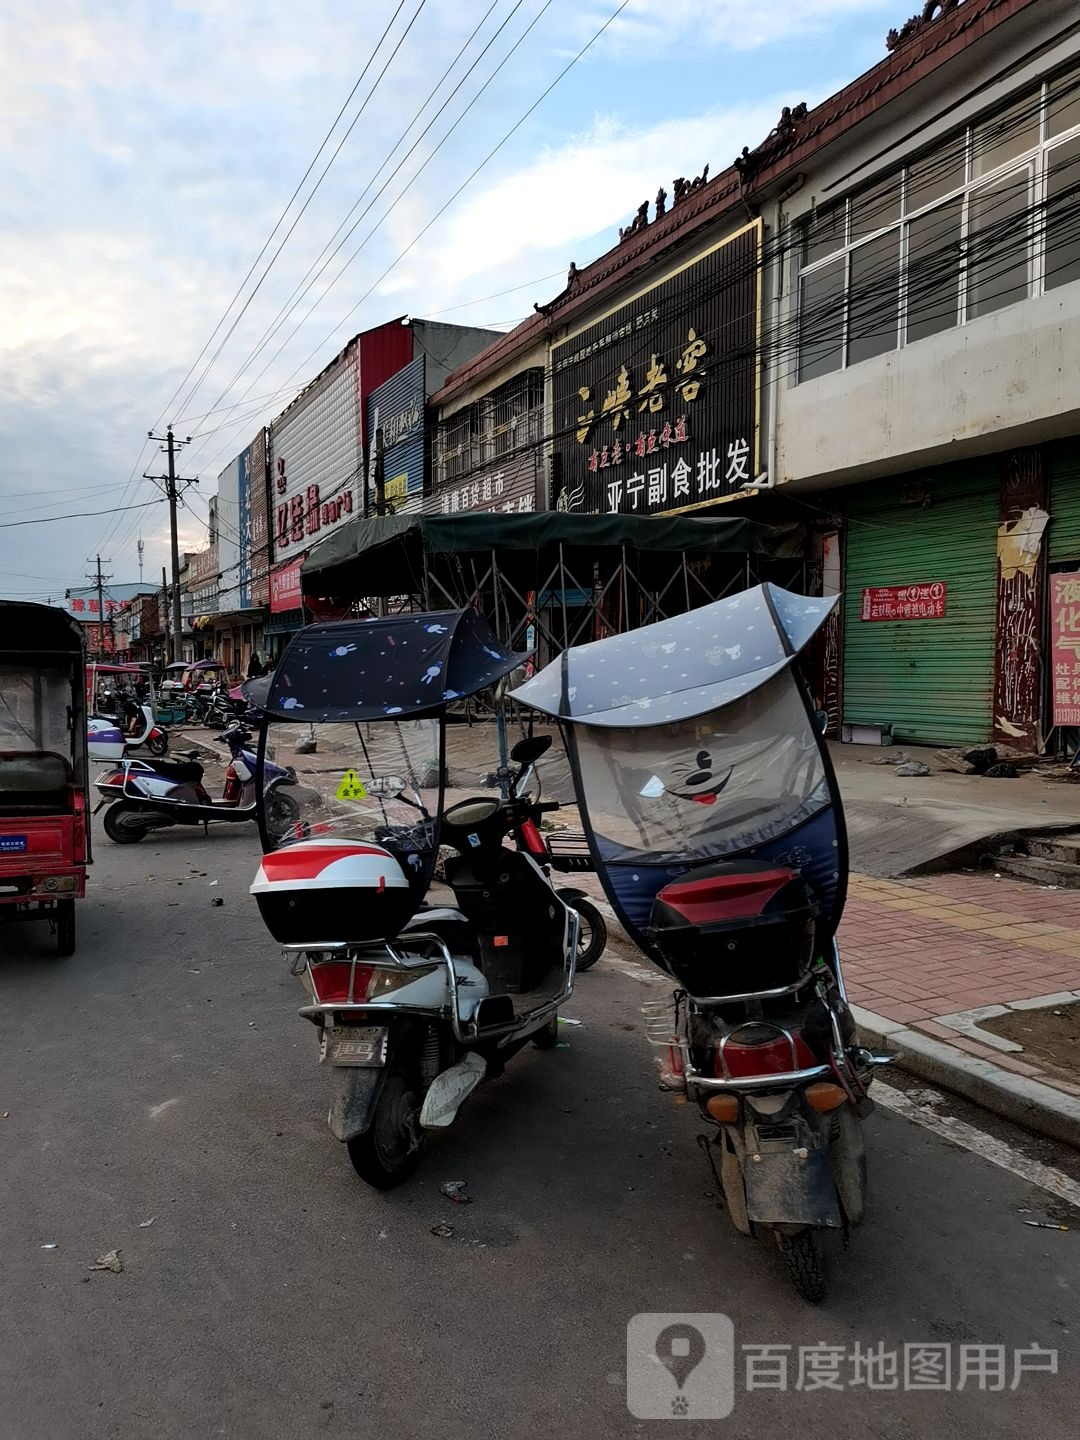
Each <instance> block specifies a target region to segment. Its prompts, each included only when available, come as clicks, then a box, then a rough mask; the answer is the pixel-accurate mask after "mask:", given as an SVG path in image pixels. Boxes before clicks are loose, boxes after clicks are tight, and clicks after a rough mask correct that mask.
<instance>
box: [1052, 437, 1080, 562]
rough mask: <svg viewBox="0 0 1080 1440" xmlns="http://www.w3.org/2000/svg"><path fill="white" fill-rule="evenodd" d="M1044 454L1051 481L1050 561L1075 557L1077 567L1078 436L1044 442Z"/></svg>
mask: <svg viewBox="0 0 1080 1440" xmlns="http://www.w3.org/2000/svg"><path fill="white" fill-rule="evenodd" d="M1043 454H1044V458H1045V462H1046V470H1047V475H1048V478H1049V481H1050V527H1049V532H1048V540H1047V545H1048V548H1049V554H1050V564H1051V565H1067V564H1069V563H1070V562H1071V561H1074V562H1078V568H1080V439H1076V440H1062V441H1060V442H1058V443H1056V444H1054V445H1047V446H1046V448H1045V450H1044V452H1043Z"/></svg>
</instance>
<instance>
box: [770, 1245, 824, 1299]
mask: <svg viewBox="0 0 1080 1440" xmlns="http://www.w3.org/2000/svg"><path fill="white" fill-rule="evenodd" d="M776 1242H777V1244H778V1245H779V1246H780V1253H781V1255H783V1257H784V1259H785V1260H786V1261H787V1267H788V1274H789V1275H790V1276H791V1283H792V1284H793V1285H794V1286H795V1289H796V1290H797V1291H798V1293H799V1294H800V1295H801V1296H802V1298H803V1299H804V1300H805V1301H807V1303H808V1304H810V1305H819V1304H820V1303H821V1301H822V1300H824V1299H825V1246H824V1243H823V1240H822V1235H821V1231H820V1230H818V1229H816V1228H815V1227H814V1226H812V1225H808V1226H807V1228H806V1229H805V1230H800V1231H799V1232H798V1234H797V1235H781V1234H779V1233H777V1236H776Z"/></svg>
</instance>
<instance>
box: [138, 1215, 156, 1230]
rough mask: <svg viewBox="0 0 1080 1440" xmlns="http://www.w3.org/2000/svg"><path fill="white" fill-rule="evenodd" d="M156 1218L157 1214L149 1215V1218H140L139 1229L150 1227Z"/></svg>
mask: <svg viewBox="0 0 1080 1440" xmlns="http://www.w3.org/2000/svg"><path fill="white" fill-rule="evenodd" d="M156 1219H157V1216H156V1215H151V1216H150V1219H149V1220H140V1221H139V1229H140V1230H149V1229H150V1226H151V1225H152V1224H153V1223H154V1221H155V1220H156Z"/></svg>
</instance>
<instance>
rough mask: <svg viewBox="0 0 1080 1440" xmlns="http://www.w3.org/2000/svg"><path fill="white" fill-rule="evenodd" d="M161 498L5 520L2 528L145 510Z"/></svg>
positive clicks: (47, 523)
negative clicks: (104, 507) (135, 503)
mask: <svg viewBox="0 0 1080 1440" xmlns="http://www.w3.org/2000/svg"><path fill="white" fill-rule="evenodd" d="M160 504H161V501H160V500H144V501H143V502H142V504H140V505H115V506H113V507H112V508H110V509H108V510H76V511H73V512H72V514H70V515H42V516H39V518H38V519H36V520H3V521H0V530H13V529H14V528H15V527H16V526H17V525H50V524H52V522H53V521H54V520H85V519H88V518H89V517H90V516H93V515H116V514H118V513H119V512H120V511H122V510H145V509H146V508H147V506H149V505H160Z"/></svg>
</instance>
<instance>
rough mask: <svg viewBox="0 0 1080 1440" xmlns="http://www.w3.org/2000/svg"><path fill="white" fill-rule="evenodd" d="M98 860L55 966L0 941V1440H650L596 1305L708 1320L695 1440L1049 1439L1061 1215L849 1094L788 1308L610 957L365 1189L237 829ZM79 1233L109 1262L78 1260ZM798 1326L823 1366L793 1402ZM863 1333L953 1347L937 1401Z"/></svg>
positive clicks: (1059, 1384) (1070, 1401) (1074, 1383)
mask: <svg viewBox="0 0 1080 1440" xmlns="http://www.w3.org/2000/svg"><path fill="white" fill-rule="evenodd" d="M95 847H96V854H97V862H96V864H95V866H94V870H93V875H92V882H91V888H90V893H89V894H88V897H87V899H86V900H85V901H84V902H83V903H82V904H81V906H80V910H79V917H78V925H79V937H78V949H77V952H76V954H75V956H74V957H73V958H72V959H70V960H64V961H61V960H57V959H55V958H54V957H53V956H52V954H51V953H50V948H49V939H48V932H47V928H46V927H44V926H27V927H23V928H22V929H19V928H13V929H11V930H9V931H5V932H0V933H2V934H3V941H2V943H3V950H2V951H0V1157H2V1165H0V1237H2V1248H0V1278H2V1285H3V1289H2V1300H0V1440H39V1437H40V1440H67V1437H71V1440H76V1437H78V1440H97V1437H129V1436H130V1437H138V1440H143V1437H148V1440H149V1437H153V1440H157V1437H184V1440H193V1437H194V1440H198V1437H203V1436H215V1435H225V1436H230V1437H232V1436H235V1437H242V1440H247V1437H252V1440H255V1437H259V1440H261V1437H268V1440H269V1437H273V1440H277V1437H282V1440H284V1437H290V1440H291V1437H296V1436H300V1437H306V1436H308V1435H321V1434H327V1435H330V1436H334V1435H337V1436H342V1437H350V1440H353V1437H363V1440H366V1437H375V1436H379V1437H387V1436H393V1437H414V1436H415V1437H422V1440H427V1437H437V1440H449V1437H460V1436H468V1437H472V1436H478V1437H488V1436H491V1437H500V1440H507V1437H511V1440H513V1437H519V1436H520V1437H526V1436H528V1437H530V1440H533V1437H535V1435H536V1434H537V1433H545V1434H550V1433H561V1434H564V1435H568V1436H573V1437H577V1436H582V1437H585V1436H588V1437H590V1440H591V1437H595V1436H598V1435H626V1434H640V1433H649V1434H653V1433H663V1431H662V1430H661V1429H660V1427H659V1426H658V1425H657V1424H655V1422H642V1421H636V1420H635V1419H634V1418H633V1417H632V1416H631V1415H630V1414H629V1413H628V1411H627V1409H626V1403H625V1392H624V1382H625V1374H626V1326H627V1323H628V1321H629V1320H630V1319H631V1317H632V1316H634V1315H635V1314H637V1313H639V1312H689V1313H691V1314H698V1313H703V1312H717V1311H719V1312H723V1313H725V1314H727V1315H729V1316H730V1317H731V1318H732V1320H733V1322H734V1332H735V1345H736V1362H737V1363H736V1398H735V1408H734V1412H733V1414H732V1415H731V1417H730V1419H728V1420H726V1421H724V1422H722V1423H721V1422H716V1423H710V1424H706V1423H695V1422H693V1421H690V1422H688V1429H689V1433H690V1434H692V1435H705V1434H709V1435H715V1434H718V1433H729V1434H731V1435H733V1436H750V1435H753V1436H755V1437H773V1436H781V1435H785V1436H786V1435H788V1434H790V1433H791V1431H792V1430H793V1429H796V1428H798V1429H800V1430H803V1431H808V1433H811V1434H825V1433H828V1434H829V1435H830V1436H831V1437H833V1440H848V1437H851V1440H856V1437H858V1440H865V1437H866V1436H867V1435H880V1436H887V1437H890V1440H892V1437H897V1440H905V1437H909V1436H910V1437H916V1436H919V1437H921V1436H924V1435H927V1434H934V1435H937V1434H945V1433H948V1434H950V1435H952V1436H954V1437H956V1440H967V1437H976V1436H977V1437H979V1440H982V1437H984V1436H985V1435H987V1434H1025V1433H1030V1434H1033V1435H1038V1436H1040V1440H1058V1437H1061V1440H1065V1437H1067V1436H1068V1437H1072V1436H1074V1435H1075V1433H1076V1424H1075V1415H1076V1410H1077V1407H1078V1404H1080V1383H1078V1380H1077V1371H1076V1364H1077V1358H1078V1356H1077V1342H1076V1325H1077V1318H1078V1305H1077V1286H1078V1283H1080V1263H1078V1254H1080V1252H1078V1250H1077V1245H1078V1244H1080V1230H1078V1229H1077V1228H1075V1226H1074V1228H1073V1229H1072V1230H1071V1231H1069V1232H1062V1231H1056V1230H1055V1231H1051V1230H1041V1229H1034V1228H1030V1227H1029V1226H1027V1225H1025V1224H1024V1220H1025V1219H1029V1218H1031V1217H1035V1218H1038V1217H1040V1216H1045V1215H1047V1214H1048V1213H1057V1214H1059V1213H1060V1207H1059V1206H1058V1207H1056V1209H1054V1210H1052V1209H1051V1206H1052V1203H1053V1202H1051V1199H1050V1197H1049V1196H1048V1195H1047V1194H1046V1192H1045V1191H1044V1190H1041V1189H1038V1188H1036V1187H1035V1186H1033V1185H1032V1184H1030V1183H1028V1181H1027V1180H1026V1179H1024V1178H1021V1177H1018V1176H1016V1175H1015V1174H1011V1173H1007V1172H1006V1171H1005V1170H1002V1169H1000V1168H998V1167H997V1166H995V1165H992V1164H990V1163H989V1162H988V1161H986V1160H985V1159H982V1158H980V1157H979V1156H978V1155H975V1154H973V1153H970V1152H969V1151H967V1150H964V1149H961V1148H958V1147H957V1146H955V1145H953V1144H950V1143H947V1142H946V1141H944V1140H942V1139H940V1138H938V1137H937V1136H936V1135H935V1134H934V1133H933V1132H932V1131H929V1130H927V1129H925V1128H922V1127H920V1126H916V1125H914V1124H912V1123H910V1122H909V1121H908V1120H907V1119H905V1118H901V1117H900V1116H899V1115H897V1114H896V1113H893V1112H891V1111H889V1110H886V1108H885V1107H882V1109H881V1110H879V1112H878V1114H877V1115H875V1116H874V1117H873V1118H872V1119H871V1120H870V1121H869V1122H868V1125H867V1137H868V1142H869V1148H870V1171H871V1192H872V1203H871V1207H870V1212H869V1216H868V1220H867V1224H866V1225H865V1226H864V1228H863V1229H862V1230H861V1231H859V1232H857V1233H856V1235H855V1236H854V1237H853V1240H852V1244H851V1248H850V1250H849V1252H848V1253H847V1254H846V1255H845V1254H843V1253H841V1252H840V1251H839V1247H837V1253H836V1254H835V1256H834V1257H833V1258H834V1261H835V1263H834V1267H833V1272H832V1284H831V1289H830V1293H829V1296H828V1299H827V1300H826V1302H825V1304H824V1305H822V1306H820V1307H817V1308H811V1307H808V1306H807V1305H805V1304H804V1303H803V1302H802V1301H800V1300H799V1299H798V1298H797V1297H796V1296H795V1294H794V1293H793V1291H792V1290H791V1289H790V1287H789V1284H788V1281H787V1278H786V1275H785V1274H784V1272H783V1270H782V1268H781V1265H780V1263H779V1259H778V1256H777V1255H776V1254H775V1253H774V1252H770V1251H769V1250H767V1249H766V1248H765V1247H764V1246H763V1245H761V1244H759V1243H755V1242H753V1241H750V1240H746V1239H744V1238H742V1237H740V1236H738V1235H737V1234H735V1232H734V1231H733V1230H732V1229H731V1228H730V1226H729V1225H728V1223H727V1221H726V1219H725V1217H724V1216H723V1215H721V1214H720V1213H718V1210H717V1207H716V1203H715V1197H714V1186H713V1185H712V1182H711V1177H710V1175H709V1173H708V1170H707V1165H706V1161H705V1159H704V1157H703V1156H702V1154H701V1152H700V1151H699V1149H698V1148H697V1146H696V1144H695V1137H696V1135H697V1134H698V1132H699V1131H700V1130H701V1129H702V1126H701V1124H700V1122H699V1121H698V1119H697V1118H696V1116H695V1114H694V1112H693V1111H692V1109H691V1107H689V1106H681V1107H680V1106H678V1105H676V1104H674V1103H673V1100H672V1098H671V1097H670V1096H668V1095H665V1094H663V1093H662V1092H660V1091H659V1090H658V1089H657V1087H656V1083H655V1074H654V1071H653V1068H652V1064H651V1052H650V1050H649V1047H648V1046H647V1045H646V1043H645V1040H644V1036H643V1033H642V1026H641V1017H640V1014H639V1007H640V1005H641V1004H642V1003H643V1002H644V1001H645V1000H646V999H651V998H655V997H656V996H657V995H659V994H661V993H663V982H662V981H661V980H660V979H659V978H658V977H655V976H653V975H652V973H651V972H650V971H648V970H647V969H646V968H644V967H643V966H642V965H639V964H638V963H636V962H635V959H634V957H633V955H632V954H631V953H630V951H629V949H628V948H627V947H625V946H617V947H616V948H615V951H614V953H613V955H612V958H610V959H605V960H603V961H601V963H600V964H599V966H598V967H597V968H596V969H595V970H593V971H591V972H589V973H588V974H586V975H584V976H582V977H581V978H580V981H579V984H578V989H577V992H576V994H575V996H574V998H573V1000H572V1002H571V1003H570V1004H568V1005H567V1006H566V1011H565V1013H566V1015H567V1016H568V1017H570V1018H573V1019H577V1020H580V1021H581V1022H582V1023H581V1025H579V1026H569V1025H567V1026H563V1027H562V1035H563V1043H564V1047H565V1048H559V1049H556V1050H554V1051H551V1052H548V1053H541V1052H539V1051H535V1050H532V1049H530V1050H528V1051H527V1052H526V1053H523V1054H522V1055H521V1056H519V1057H517V1058H516V1059H515V1060H514V1061H513V1062H512V1063H511V1064H510V1065H509V1066H508V1068H507V1071H506V1074H505V1076H504V1077H503V1078H501V1079H499V1080H497V1081H494V1082H491V1083H490V1084H487V1085H485V1086H483V1087H482V1088H481V1090H480V1091H479V1092H478V1093H477V1094H476V1095H475V1096H474V1097H473V1099H472V1100H471V1101H470V1102H469V1104H468V1105H467V1107H466V1109H465V1110H464V1111H463V1113H462V1116H461V1118H460V1120H459V1121H458V1123H457V1124H456V1125H455V1126H454V1127H453V1128H452V1129H451V1130H450V1131H448V1132H447V1133H446V1134H444V1135H440V1136H438V1137H437V1138H436V1139H435V1140H433V1142H432V1143H431V1145H430V1147H429V1150H428V1153H427V1155H426V1157H425V1159H424V1161H423V1164H422V1166H421V1169H420V1171H419V1173H418V1174H417V1176H416V1177H415V1178H414V1180H413V1181H412V1182H411V1183H410V1184H409V1185H408V1186H406V1187H404V1188H403V1189H401V1190H398V1191H396V1192H392V1193H389V1194H385V1195H380V1194H376V1193H374V1192H372V1191H370V1190H368V1189H366V1187H364V1186H363V1184H362V1183H361V1182H360V1181H359V1180H358V1179H357V1178H356V1177H355V1175H354V1174H353V1172H352V1169H351V1167H350V1166H349V1164H348V1160H347V1157H346V1155H345V1152H344V1150H343V1149H342V1147H340V1146H339V1145H338V1144H337V1143H336V1142H335V1141H334V1140H333V1139H332V1138H331V1137H330V1135H329V1133H328V1131H327V1130H326V1127H325V1123H324V1116H325V1111H326V1096H327V1076H326V1074H325V1073H324V1072H323V1071H322V1070H321V1069H320V1067H319V1066H318V1064H317V1046H316V1039H315V1032H314V1031H313V1030H312V1029H311V1028H310V1027H309V1026H308V1024H307V1023H306V1022H305V1021H303V1020H301V1019H299V1018H298V1017H297V1015H296V1009H297V1006H298V1004H299V1003H300V995H299V988H298V982H296V981H295V980H293V979H292V978H291V977H290V976H289V975H288V973H287V967H286V964H285V962H284V961H283V959H282V957H281V955H280V953H279V952H278V950H277V947H276V946H275V945H274V944H273V942H272V941H270V939H269V937H268V936H267V935H266V933H265V932H264V930H263V928H262V926H261V923H260V921H259V918H258V914H257V911H256V910H255V907H254V903H253V902H252V901H251V900H250V898H249V897H248V895H247V885H248V883H249V881H250V879H251V877H252V875H253V873H254V871H255V868H256V865H257V863H258V846H257V837H256V833H255V830H254V827H245V826H237V827H223V828H222V829H221V830H219V831H217V832H216V833H215V832H213V831H212V832H211V834H210V836H209V838H204V837H203V836H202V835H201V834H200V833H198V832H195V831H189V832H180V831H173V832H170V833H166V834H163V835H161V836H158V837H154V838H152V839H151V840H148V841H146V842H144V843H143V844H141V845H139V846H133V847H125V848H120V847H116V846H113V845H111V844H110V843H109V841H108V840H107V839H105V838H104V836H103V835H102V833H101V831H100V826H99V825H97V824H96V825H95ZM215 881H216V882H217V883H216V884H213V883H212V882H215ZM214 899H223V900H224V902H225V903H224V905H222V906H215V905H214V904H212V901H213V900H214ZM449 1180H466V1181H467V1182H468V1193H469V1194H470V1195H471V1196H472V1203H471V1204H469V1205H468V1206H461V1205H455V1204H452V1203H451V1202H450V1201H449V1200H448V1199H446V1198H445V1197H444V1196H442V1195H441V1194H440V1188H439V1187H440V1185H441V1184H443V1183H444V1182H446V1181H449ZM148 1222H150V1223H148ZM441 1222H445V1224H446V1225H449V1226H450V1227H452V1232H451V1233H450V1234H449V1235H445V1234H433V1233H432V1231H433V1228H434V1227H438V1226H439V1225H440V1223H441ZM46 1246H55V1247H56V1248H53V1249H48V1248H44V1247H46ZM111 1250H116V1251H118V1252H119V1256H120V1260H121V1262H122V1264H123V1270H122V1272H121V1273H119V1274H117V1273H112V1272H109V1271H92V1270H91V1269H90V1268H89V1267H90V1266H91V1265H92V1264H93V1263H94V1261H95V1259H96V1258H97V1257H99V1256H101V1255H103V1254H105V1253H107V1252H108V1251H111ZM819 1342H824V1343H826V1344H827V1345H831V1346H836V1347H840V1348H841V1349H842V1350H843V1352H844V1355H845V1364H844V1367H843V1368H842V1369H841V1370H840V1371H839V1372H838V1374H837V1382H838V1383H839V1385H840V1388H838V1389H834V1388H819V1389H814V1390H810V1389H809V1388H807V1387H806V1386H805V1385H804V1388H803V1389H802V1390H796V1388H795V1385H796V1381H797V1371H798V1358H799V1350H800V1347H812V1346H817V1345H818V1344H819ZM881 1342H883V1343H884V1347H885V1351H886V1352H891V1351H898V1350H899V1349H900V1347H902V1346H903V1345H904V1344H905V1343H906V1344H915V1343H917V1342H927V1343H935V1344H938V1345H943V1346H946V1347H950V1348H949V1353H950V1356H951V1360H952V1364H953V1367H954V1374H953V1379H952V1382H951V1389H949V1390H941V1391H934V1392H924V1393H912V1392H909V1391H905V1390H904V1388H903V1369H902V1362H901V1371H900V1379H899V1382H898V1385H897V1388H884V1389H879V1388H871V1387H869V1386H868V1385H867V1384H866V1383H863V1384H861V1385H859V1386H854V1385H853V1384H852V1383H851V1382H852V1381H853V1380H854V1379H856V1378H858V1376H857V1374H856V1371H855V1369H854V1368H853V1367H852V1365H851V1364H849V1363H848V1361H847V1358H846V1357H848V1356H849V1355H850V1352H851V1351H852V1349H853V1347H854V1346H856V1344H858V1345H860V1346H861V1347H862V1348H863V1351H864V1352H865V1351H866V1350H868V1349H869V1348H871V1347H876V1346H878V1345H879V1343H881ZM1032 1342H1036V1343H1038V1344H1039V1345H1042V1346H1044V1347H1049V1348H1051V1349H1055V1350H1057V1351H1058V1352H1060V1354H1059V1373H1058V1374H1057V1375H1056V1376H1053V1375H1048V1374H1033V1375H1025V1376H1024V1377H1022V1380H1021V1383H1020V1386H1019V1388H1018V1389H1017V1390H1016V1391H1015V1392H1013V1391H1011V1389H1010V1386H1011V1383H1012V1372H1011V1370H1010V1372H1009V1374H1008V1375H1007V1377H1006V1380H1005V1390H1004V1392H1001V1393H998V1392H995V1391H992V1390H990V1389H988V1388H985V1386H986V1383H987V1382H986V1378H985V1376H984V1380H983V1387H982V1388H981V1387H980V1384H979V1383H978V1381H977V1380H976V1379H973V1378H970V1377H969V1378H968V1379H967V1382H966V1384H965V1387H964V1388H963V1389H962V1390H960V1389H958V1384H959V1377H958V1373H957V1368H958V1366H959V1365H960V1364H961V1362H962V1360H963V1356H962V1354H961V1350H960V1347H961V1346H980V1345H985V1346H1005V1347H1007V1349H1008V1350H1009V1351H1011V1350H1012V1349H1013V1348H1014V1347H1029V1346H1031V1344H1032ZM761 1345H773V1346H787V1347H791V1349H790V1350H788V1351H785V1352H778V1353H779V1354H781V1355H783V1356H784V1357H785V1358H786V1359H787V1360H788V1364H789V1366H790V1368H789V1372H788V1379H787V1388H786V1389H784V1390H780V1389H771V1390H764V1389H755V1390H753V1391H750V1392H748V1391H747V1388H746V1385H745V1366H746V1362H747V1359H748V1354H747V1352H746V1351H745V1350H744V1349H743V1348H742V1347H744V1346H761ZM974 1353H975V1352H971V1351H968V1352H965V1354H966V1356H967V1363H968V1364H969V1365H970V1364H971V1363H973V1362H972V1358H971V1357H972V1356H973V1355H974ZM988 1353H990V1354H991V1355H993V1352H988ZM757 1373H758V1377H759V1379H760V1378H761V1373H760V1371H759V1372H757ZM776 1378H777V1379H779V1377H778V1376H777V1377H776ZM871 1378H873V1377H871ZM877 1378H878V1379H879V1380H882V1379H883V1380H884V1383H885V1384H886V1386H887V1385H888V1383H889V1377H888V1371H887V1369H885V1370H882V1371H881V1372H880V1374H879V1375H878V1376H877ZM864 1379H865V1376H864ZM990 1383H994V1382H993V1381H992V1380H991V1382H990Z"/></svg>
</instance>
